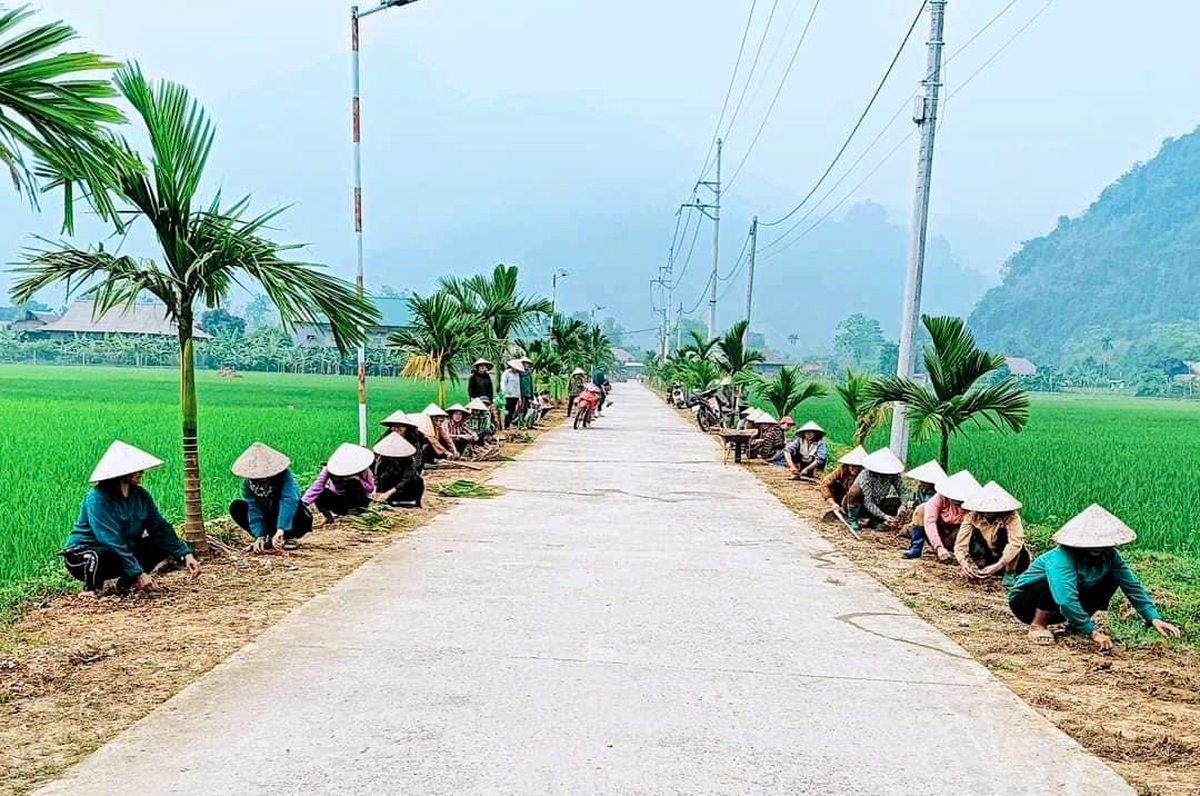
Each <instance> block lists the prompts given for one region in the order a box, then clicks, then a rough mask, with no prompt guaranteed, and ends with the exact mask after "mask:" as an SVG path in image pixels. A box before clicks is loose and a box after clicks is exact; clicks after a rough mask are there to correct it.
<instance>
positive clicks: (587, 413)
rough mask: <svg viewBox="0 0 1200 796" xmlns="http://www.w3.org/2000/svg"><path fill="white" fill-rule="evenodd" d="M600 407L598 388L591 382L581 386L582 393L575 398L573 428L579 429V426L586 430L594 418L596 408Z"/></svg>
mask: <svg viewBox="0 0 1200 796" xmlns="http://www.w3.org/2000/svg"><path fill="white" fill-rule="evenodd" d="M599 405H600V388H599V387H597V386H596V385H595V384H592V383H591V382H589V383H587V384H585V385H583V392H581V393H579V395H577V396H575V407H574V408H575V423H574V427H575V428H576V429H578V428H579V426H580V424H582V425H583V427H584V428H587V427H588V426H590V425H591V424H592V420H593V419H595V417H596V407H597V406H599Z"/></svg>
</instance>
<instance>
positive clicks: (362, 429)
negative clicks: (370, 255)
mask: <svg viewBox="0 0 1200 796" xmlns="http://www.w3.org/2000/svg"><path fill="white" fill-rule="evenodd" d="M415 2H417V0H383V2H381V3H380V4H379V5H377V6H375V7H374V8H368V9H367V10H366V11H359V10H358V6H351V7H350V71H351V94H350V106H351V111H350V112H351V131H352V133H351V141H352V146H353V150H354V236H355V245H356V247H357V250H358V251H357V254H358V271H357V272H356V274H355V277H354V286H355V287H356V288H357V290H358V297H359V298H360V299H361V298H363V296H364V291H363V230H362V111H361V107H360V103H359V88H358V86H359V80H358V21H359V20H360V19H362V18H363V17H369V16H371V15H372V14H376V13H378V12H380V11H384V10H386V9H389V8H394V7H398V6H406V5H409V4H410V3H415ZM358 444H359V445H366V444H367V352H366V330H365V329H364V330H363V342H362V343H360V344H359V346H358Z"/></svg>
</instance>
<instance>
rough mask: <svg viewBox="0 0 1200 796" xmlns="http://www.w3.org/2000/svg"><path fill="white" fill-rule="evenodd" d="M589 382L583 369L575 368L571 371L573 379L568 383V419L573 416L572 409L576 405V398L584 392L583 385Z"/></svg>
mask: <svg viewBox="0 0 1200 796" xmlns="http://www.w3.org/2000/svg"><path fill="white" fill-rule="evenodd" d="M586 381H587V374H586V373H584V371H583V368H575V370H573V371H571V377H570V379H568V381H567V417H570V416H571V407H573V406H574V405H575V398H576V397H577V396H578V395H579V393H581V392H583V384H584V382H586Z"/></svg>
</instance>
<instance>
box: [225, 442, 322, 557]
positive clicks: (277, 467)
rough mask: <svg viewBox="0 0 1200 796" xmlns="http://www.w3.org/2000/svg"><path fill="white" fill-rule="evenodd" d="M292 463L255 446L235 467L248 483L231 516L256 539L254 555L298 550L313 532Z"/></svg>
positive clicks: (248, 450)
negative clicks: (268, 550)
mask: <svg viewBox="0 0 1200 796" xmlns="http://www.w3.org/2000/svg"><path fill="white" fill-rule="evenodd" d="M291 465H292V462H291V460H290V459H288V457H286V456H284V455H283V454H282V453H280V452H279V451H277V450H275V449H274V448H272V447H269V446H267V445H264V444H262V443H261V442H255V443H254V444H253V445H251V446H250V447H249V448H247V449H246V451H245V452H244V453H243V454H242V455H241V456H239V457H238V458H237V461H235V462H234V463H233V467H232V468H231V469H232V470H233V474H234V475H236V476H239V477H241V478H243V479H245V480H244V481H243V482H242V496H241V498H239V499H237V500H235V501H233V502H232V503H230V504H229V516H230V518H232V519H233V521H234V522H235V523H237V524H238V525H239V526H240V527H241V528H242V530H244V531H246V532H248V533H249V534H250V535H251V536H253V537H254V544H253V546H251V548H250V549H251V551H252V552H255V553H264V552H266V550H267V548H268V546H269V547H270V548H271V549H273V550H276V551H278V550H295V549H296V546H297V544H298V543H297V541H296V540H298V539H299V538H300V537H301V536H304V535H305V534H307V533H308V532H309V531H311V530H312V515H311V514H309V513H308V509H307V508H306V507H305V506H302V505H301V504H300V493H299V492H298V491H297V490H296V479H295V478H293V477H292V471H291V469H290V468H291Z"/></svg>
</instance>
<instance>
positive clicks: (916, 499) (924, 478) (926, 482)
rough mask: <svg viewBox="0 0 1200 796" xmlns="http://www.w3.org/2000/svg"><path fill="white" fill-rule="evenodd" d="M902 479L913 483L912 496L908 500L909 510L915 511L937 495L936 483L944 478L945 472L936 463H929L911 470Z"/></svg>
mask: <svg viewBox="0 0 1200 796" xmlns="http://www.w3.org/2000/svg"><path fill="white" fill-rule="evenodd" d="M904 477H905V478H907V479H909V480H910V481H912V482H913V491H912V496H911V497H910V498H909V500H910V505H911V508H914V509H915V508H916V507H917V506H920V505H921V504H922V503H924V502H925V501H927V500H929V499H931V498H932V497H933V496H934V495H936V494H937V489H936V485H937V482H938V481H941V480H942V479H944V478H945V477H946V471H945V470H943V469H942V465H940V464H938V463H937V461H929V462H925V463H924V464H922V465H921V466H920V467H914V468H912V469H911V470H909V471H908V472H907V473H905V474H904Z"/></svg>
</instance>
